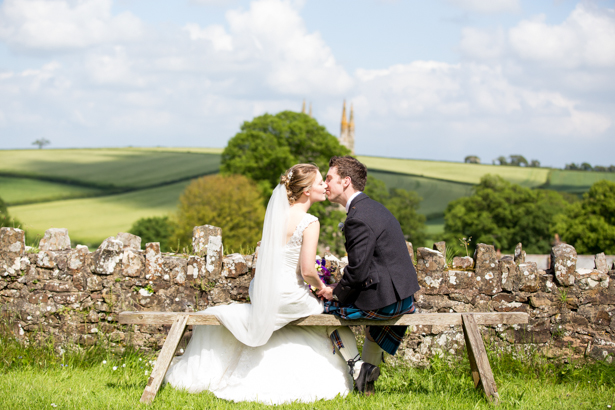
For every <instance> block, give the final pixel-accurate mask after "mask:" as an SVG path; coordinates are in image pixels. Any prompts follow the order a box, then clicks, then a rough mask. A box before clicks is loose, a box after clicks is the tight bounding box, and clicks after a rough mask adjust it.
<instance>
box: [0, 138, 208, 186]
mask: <svg viewBox="0 0 615 410" xmlns="http://www.w3.org/2000/svg"><path fill="white" fill-rule="evenodd" d="M219 167H220V155H219V154H215V153H198V152H188V149H184V150H183V151H179V150H176V151H175V150H173V151H168V150H162V149H140V148H122V149H64V150H14V151H0V174H4V175H5V176H11V175H21V176H30V177H33V178H38V179H49V180H54V181H59V182H63V181H66V182H72V183H74V184H82V185H86V186H90V187H99V188H137V187H139V188H144V187H152V186H157V185H160V184H164V183H169V182H175V181H180V180H185V179H187V178H190V177H195V176H199V175H206V174H211V173H215V172H217V170H218V168H219Z"/></svg>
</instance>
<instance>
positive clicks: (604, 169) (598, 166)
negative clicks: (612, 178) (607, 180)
mask: <svg viewBox="0 0 615 410" xmlns="http://www.w3.org/2000/svg"><path fill="white" fill-rule="evenodd" d="M594 171H596V172H608V171H609V170H608V168H607V167H604V166H602V165H596V166H595V167H594Z"/></svg>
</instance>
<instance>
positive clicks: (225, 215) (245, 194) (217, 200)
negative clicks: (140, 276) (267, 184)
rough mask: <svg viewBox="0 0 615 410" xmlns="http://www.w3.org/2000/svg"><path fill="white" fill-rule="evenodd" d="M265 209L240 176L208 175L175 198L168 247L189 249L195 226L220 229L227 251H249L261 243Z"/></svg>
mask: <svg viewBox="0 0 615 410" xmlns="http://www.w3.org/2000/svg"><path fill="white" fill-rule="evenodd" d="M264 218H265V207H264V205H263V198H262V196H261V193H260V191H259V189H258V188H257V187H256V186H255V185H254V183H253V182H252V181H250V180H249V179H248V178H246V177H244V176H242V175H212V176H206V177H201V178H198V179H195V180H193V181H192V183H190V185H188V186H187V187H186V190H185V191H184V192H183V193H182V195H181V196H180V197H179V210H178V213H177V221H176V229H175V232H174V233H173V235H172V237H171V243H172V245H171V246H172V247H175V246H177V245H176V244H179V247H180V248H181V247H186V248H190V245H191V244H192V230H193V228H194V227H195V226H200V225H214V226H218V227H220V228H222V240H223V242H224V246H225V247H226V248H227V249H230V250H232V251H235V252H238V251H240V250H241V249H242V248H243V249H246V248H247V249H252V248H254V247H255V246H256V243H257V242H258V241H259V240H260V239H261V232H262V228H263V221H264Z"/></svg>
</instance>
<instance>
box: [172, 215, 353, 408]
mask: <svg viewBox="0 0 615 410" xmlns="http://www.w3.org/2000/svg"><path fill="white" fill-rule="evenodd" d="M316 220H317V218H316V217H314V216H312V215H310V214H306V215H305V216H304V217H303V219H302V220H301V222H300V223H299V224H298V225H297V228H296V229H295V231H294V233H293V235H292V237H291V238H290V240H289V241H288V243H287V244H286V245H285V246H284V248H283V249H282V252H283V263H284V265H283V269H281V274H280V277H279V279H278V281H277V285H278V289H277V292H278V295H279V296H280V303H279V304H278V309H277V315H276V317H275V326H274V329H276V330H275V331H274V332H273V334H272V335H271V337H270V338H269V340H268V341H267V342H266V343H265V344H264V345H262V346H258V347H250V346H247V345H245V344H243V343H241V342H240V341H238V340H237V339H236V338H235V337H234V336H233V334H232V333H231V332H230V331H229V330H227V328H226V327H224V326H195V327H194V329H193V332H192V339H191V340H190V343H189V344H188V347H187V348H186V351H185V352H184V354H183V355H182V356H181V357H179V358H177V359H176V361H175V362H174V363H173V365H172V366H171V368H170V369H169V371H168V372H167V375H166V378H165V381H166V382H168V383H169V384H170V385H171V386H173V387H176V388H182V389H187V390H188V391H190V392H193V393H196V392H200V391H203V390H209V391H211V392H213V393H214V394H215V395H216V396H217V397H219V398H222V399H227V400H233V401H258V402H262V403H267V404H281V403H287V402H292V401H300V402H312V401H315V400H319V399H332V398H334V397H335V396H337V395H338V394H339V395H342V396H345V395H346V394H348V392H349V391H351V390H352V388H353V380H352V378H351V376H349V375H348V365H347V364H346V362H345V361H344V359H343V358H342V357H341V355H340V354H333V345H332V343H331V340H330V339H329V334H330V330H332V329H328V328H326V327H302V326H285V325H286V324H287V323H289V322H291V321H293V320H295V319H299V318H301V317H305V316H309V315H313V314H319V313H322V311H323V306H322V302H321V301H320V300H318V298H316V297H315V296H314V295H313V294H312V293H311V292H310V290H309V288H308V286H307V285H306V284H305V283H304V281H303V278H302V276H301V273H300V270H299V254H300V251H301V244H302V240H303V231H304V230H305V228H306V227H307V226H308V225H309V224H310V223H312V222H314V221H316ZM257 274H258V272H257ZM252 297H253V286H252V284H251V285H250V298H251V300H253V299H252ZM250 308H251V307H250V305H249V304H232V305H225V306H216V307H213V308H209V309H207V310H206V312H207V313H211V314H216V313H220V312H222V311H224V310H226V311H225V312H224V313H225V314H228V313H229V312H231V311H229V309H230V310H236V311H237V312H231V313H232V314H234V313H237V314H241V313H245V310H246V309H250ZM242 310H243V312H242ZM232 314H231V316H232ZM284 326H285V327H284Z"/></svg>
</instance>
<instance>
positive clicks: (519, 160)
mask: <svg viewBox="0 0 615 410" xmlns="http://www.w3.org/2000/svg"><path fill="white" fill-rule="evenodd" d="M510 165H513V166H515V167H520V166H522V165H524V166H527V165H528V163H527V159H525V157H524V156H523V155H511V156H510Z"/></svg>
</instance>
